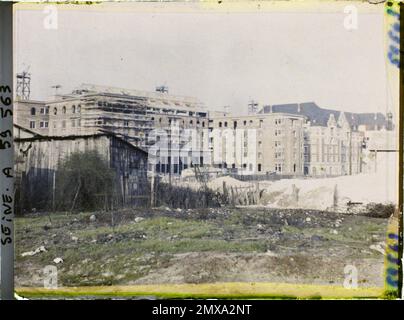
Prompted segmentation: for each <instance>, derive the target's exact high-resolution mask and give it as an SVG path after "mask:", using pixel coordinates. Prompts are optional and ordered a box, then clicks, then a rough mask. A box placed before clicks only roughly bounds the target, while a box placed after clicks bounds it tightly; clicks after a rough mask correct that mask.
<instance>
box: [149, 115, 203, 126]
mask: <svg viewBox="0 0 404 320" xmlns="http://www.w3.org/2000/svg"><path fill="white" fill-rule="evenodd" d="M151 119H152V120H153V121H154V120H155V118H154V117H152V118H151ZM158 121H159V123H162V121H163V118H159V119H158ZM168 124H169V125H171V124H177V119H169V120H168ZM182 124H185V120H182ZM189 124H191V125H192V124H194V120H192V119H191V120H189ZM196 124H201V122H200V121H199V120H197V121H196ZM202 127H205V121H202Z"/></svg>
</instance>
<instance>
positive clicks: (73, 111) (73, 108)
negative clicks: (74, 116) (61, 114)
mask: <svg viewBox="0 0 404 320" xmlns="http://www.w3.org/2000/svg"><path fill="white" fill-rule="evenodd" d="M72 113H76V106H75V105H73V106H72Z"/></svg>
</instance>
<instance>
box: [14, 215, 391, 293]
mask: <svg viewBox="0 0 404 320" xmlns="http://www.w3.org/2000/svg"><path fill="white" fill-rule="evenodd" d="M92 215H95V220H94V219H90V217H91V216H92ZM112 221H114V223H113V224H112ZM386 223H387V221H386V220H385V219H377V218H369V217H364V216H355V215H352V216H347V215H343V214H338V213H332V212H320V211H308V210H275V209H267V208H233V209H229V208H219V209H206V210H179V209H177V210H175V209H169V208H157V209H143V210H141V209H136V210H135V209H132V210H123V211H119V212H114V215H113V217H112V214H111V213H110V212H82V213H74V214H70V213H57V214H52V215H47V214H41V213H37V214H31V215H29V216H25V217H20V218H17V219H16V233H17V234H16V239H17V243H16V284H17V286H18V287H20V289H19V292H21V294H26V295H28V296H40V295H49V294H61V295H62V296H63V295H67V296H70V295H75V294H76V293H77V294H78V295H84V296H93V295H103V296H106V295H107V296H108V295H110V294H112V293H115V294H118V295H123V296H133V295H136V296H137V295H153V296H157V297H207V296H210V295H212V294H216V295H218V297H219V296H220V297H238V296H240V295H241V296H251V297H256V298H268V297H274V298H276V297H278V298H282V297H304V298H310V297H316V296H318V297H320V296H321V297H323V298H341V297H347V296H349V297H351V296H355V297H377V296H379V295H380V293H381V288H382V286H383V277H382V275H383V255H382V254H380V253H379V252H377V251H374V250H371V249H370V246H371V245H372V244H377V243H379V242H380V241H383V240H384V237H385V230H386ZM40 246H43V247H44V248H45V250H46V251H43V252H39V253H36V254H34V255H24V253H26V252H29V251H33V250H35V249H36V248H39V247H40ZM55 258H61V259H63V262H62V263H59V264H55V263H54V261H53V260H54V259H55ZM348 264H351V265H354V266H356V267H357V268H358V274H359V281H358V283H359V289H357V290H347V289H344V288H343V287H342V283H343V280H344V276H345V275H344V271H343V270H344V267H345V266H346V265H348ZM47 265H55V266H56V267H57V269H58V285H59V287H61V288H60V289H59V290H57V291H55V292H52V291H49V290H47V289H40V288H41V287H42V288H43V283H44V282H43V280H44V271H43V270H44V267H45V266H47ZM73 287H77V289H72V288H73Z"/></svg>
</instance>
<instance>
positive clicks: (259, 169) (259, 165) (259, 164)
mask: <svg viewBox="0 0 404 320" xmlns="http://www.w3.org/2000/svg"><path fill="white" fill-rule="evenodd" d="M258 171H259V172H261V163H258Z"/></svg>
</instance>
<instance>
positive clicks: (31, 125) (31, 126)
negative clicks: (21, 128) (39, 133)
mask: <svg viewBox="0 0 404 320" xmlns="http://www.w3.org/2000/svg"><path fill="white" fill-rule="evenodd" d="M29 127H30V128H31V129H35V121H30V122H29Z"/></svg>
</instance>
